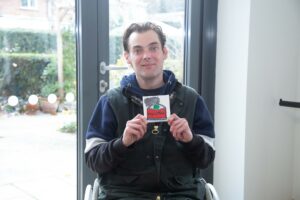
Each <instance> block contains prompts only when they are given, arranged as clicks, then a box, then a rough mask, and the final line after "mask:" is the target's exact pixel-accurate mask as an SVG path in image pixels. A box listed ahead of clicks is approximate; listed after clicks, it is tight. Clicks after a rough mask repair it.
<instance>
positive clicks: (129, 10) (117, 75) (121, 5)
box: [109, 0, 185, 88]
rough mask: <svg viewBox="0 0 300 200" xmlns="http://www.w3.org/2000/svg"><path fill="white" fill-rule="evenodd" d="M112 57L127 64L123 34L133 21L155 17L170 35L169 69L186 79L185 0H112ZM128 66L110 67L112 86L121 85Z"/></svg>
mask: <svg viewBox="0 0 300 200" xmlns="http://www.w3.org/2000/svg"><path fill="white" fill-rule="evenodd" d="M109 4H110V5H109V13H110V16H109V19H110V22H109V26H110V27H109V29H110V32H109V47H110V51H109V56H110V57H109V61H110V64H114V65H117V66H125V65H127V63H126V61H125V60H124V59H123V46H122V34H123V32H124V30H125V29H126V27H127V26H128V25H129V24H131V23H133V22H142V21H152V22H154V23H156V24H158V25H160V26H161V27H162V29H163V31H164V32H165V34H166V36H167V42H166V47H167V48H168V50H169V54H168V59H167V60H166V61H165V66H164V67H165V69H170V70H172V71H173V72H174V73H175V75H176V77H177V78H178V79H179V80H180V81H182V80H183V51H184V7H185V1H184V0H110V1H109ZM131 72H132V69H131V67H130V66H129V68H128V70H126V71H124V70H114V71H110V87H111V88H112V87H115V86H118V85H119V83H120V79H121V77H122V76H123V75H124V74H127V73H131Z"/></svg>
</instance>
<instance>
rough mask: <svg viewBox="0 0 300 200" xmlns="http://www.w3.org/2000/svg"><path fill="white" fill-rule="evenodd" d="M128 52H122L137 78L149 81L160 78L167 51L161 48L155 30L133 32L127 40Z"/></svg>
mask: <svg viewBox="0 0 300 200" xmlns="http://www.w3.org/2000/svg"><path fill="white" fill-rule="evenodd" d="M128 49H129V52H125V53H124V57H125V59H126V60H127V63H128V64H130V65H131V66H132V67H133V70H134V71H135V73H136V76H137V78H140V79H143V80H146V81H149V80H158V79H161V78H162V73H163V72H162V70H163V63H164V60H165V59H166V58H167V54H168V51H167V49H166V48H162V46H161V43H160V40H159V38H158V35H157V33H156V32H154V31H152V30H149V31H146V32H143V33H137V32H134V33H132V34H131V35H130V37H129V40H128Z"/></svg>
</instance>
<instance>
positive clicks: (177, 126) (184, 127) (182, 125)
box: [168, 114, 193, 143]
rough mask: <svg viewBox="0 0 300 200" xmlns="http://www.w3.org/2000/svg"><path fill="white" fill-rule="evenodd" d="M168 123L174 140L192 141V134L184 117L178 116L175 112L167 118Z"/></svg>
mask: <svg viewBox="0 0 300 200" xmlns="http://www.w3.org/2000/svg"><path fill="white" fill-rule="evenodd" d="M168 124H169V125H170V132H171V134H172V135H173V137H174V139H175V140H177V141H181V142H185V143H187V142H190V141H192V139H193V134H192V131H191V129H190V127H189V124H188V122H187V120H186V119H185V118H180V117H178V116H177V115H176V114H172V115H171V116H170V118H169V119H168Z"/></svg>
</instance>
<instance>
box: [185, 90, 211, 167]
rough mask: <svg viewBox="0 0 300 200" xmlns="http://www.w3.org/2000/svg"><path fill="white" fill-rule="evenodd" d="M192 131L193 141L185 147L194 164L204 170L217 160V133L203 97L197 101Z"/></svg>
mask: <svg viewBox="0 0 300 200" xmlns="http://www.w3.org/2000/svg"><path fill="white" fill-rule="evenodd" d="M191 129H192V132H193V139H192V141H191V142H189V143H185V144H183V145H184V146H185V149H186V151H187V155H188V156H189V158H190V159H191V160H192V162H193V163H194V164H195V165H196V166H197V167H198V168H200V169H204V168H206V167H208V166H209V164H211V163H212V162H213V161H214V158H215V147H214V138H215V132H214V125H213V121H212V117H211V114H210V113H209V111H208V108H207V106H206V104H205V102H204V100H203V98H202V97H201V96H199V97H198V99H197V103H196V112H195V114H194V123H193V127H192V128H191Z"/></svg>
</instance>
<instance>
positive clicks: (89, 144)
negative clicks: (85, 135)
mask: <svg viewBox="0 0 300 200" xmlns="http://www.w3.org/2000/svg"><path fill="white" fill-rule="evenodd" d="M106 142H107V141H105V140H103V139H101V138H97V137H94V138H90V139H86V140H85V149H84V153H87V152H89V151H90V150H91V149H92V148H94V147H95V146H97V145H99V144H101V143H106Z"/></svg>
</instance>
